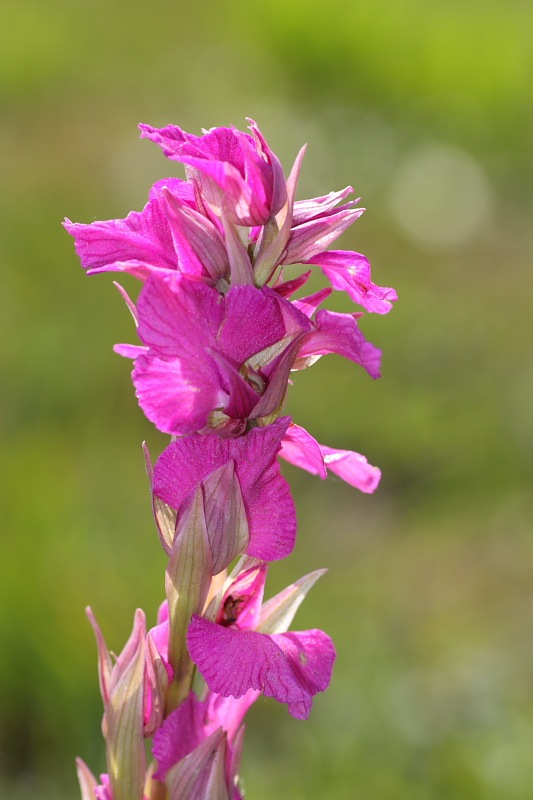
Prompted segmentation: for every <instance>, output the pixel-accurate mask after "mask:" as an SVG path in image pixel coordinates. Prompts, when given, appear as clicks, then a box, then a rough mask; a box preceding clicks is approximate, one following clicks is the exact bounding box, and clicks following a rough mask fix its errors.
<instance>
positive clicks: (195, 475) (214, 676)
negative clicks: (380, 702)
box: [65, 121, 396, 800]
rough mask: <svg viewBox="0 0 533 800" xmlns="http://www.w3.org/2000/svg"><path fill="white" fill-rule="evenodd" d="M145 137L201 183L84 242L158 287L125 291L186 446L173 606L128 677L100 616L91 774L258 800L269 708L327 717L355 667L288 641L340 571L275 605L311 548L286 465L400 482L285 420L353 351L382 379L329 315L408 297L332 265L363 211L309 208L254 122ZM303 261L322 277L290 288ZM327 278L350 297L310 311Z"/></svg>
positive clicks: (171, 554)
mask: <svg viewBox="0 0 533 800" xmlns="http://www.w3.org/2000/svg"><path fill="white" fill-rule="evenodd" d="M140 128H141V132H142V136H144V137H147V138H149V139H151V140H152V141H154V142H155V143H157V144H158V145H160V146H161V147H162V149H163V152H164V153H165V155H166V156H167V157H168V158H169V159H172V160H175V161H180V162H181V163H182V164H183V165H184V166H185V174H186V179H185V180H181V179H179V178H168V179H165V180H161V181H158V182H157V183H156V184H155V185H154V186H153V187H152V189H151V191H150V194H149V198H148V203H147V204H146V206H145V207H144V209H143V210H142V211H140V212H131V213H130V214H128V216H127V217H126V218H125V219H118V220H110V221H106V222H93V223H91V224H87V225H86V224H80V223H72V222H70V221H69V220H66V222H65V227H66V229H67V230H68V232H69V233H70V234H71V235H72V236H73V237H74V240H75V246H76V252H77V254H78V256H79V258H80V260H81V263H82V266H83V267H84V268H85V269H86V270H87V272H88V273H89V274H94V273H99V272H105V271H113V272H119V273H120V272H127V273H130V274H131V275H133V276H135V277H136V278H138V279H139V280H140V281H141V282H142V288H141V291H140V294H139V297H138V299H137V301H136V302H135V303H134V302H133V301H132V300H131V299H130V298H129V297H128V295H127V294H126V292H125V291H124V289H122V288H121V287H119V288H120V291H121V292H122V294H123V296H124V299H125V301H126V303H127V305H128V307H129V309H130V311H131V312H132V315H133V318H134V320H135V324H136V328H137V334H138V337H139V340H140V344H136V345H132V344H119V345H116V347H115V349H116V351H117V352H118V353H119V354H120V355H122V356H125V357H126V358H130V359H133V364H134V366H133V372H132V377H133V383H134V386H135V391H136V395H137V398H138V401H139V405H140V407H141V409H142V410H143V412H144V413H145V415H146V416H147V417H148V419H149V420H150V421H151V422H153V423H154V425H155V426H156V427H157V428H158V429H159V430H160V431H163V432H165V433H168V434H171V436H172V441H171V443H170V444H169V446H168V447H167V448H166V449H165V450H164V452H163V453H162V454H161V455H160V456H159V458H158V460H157V462H156V463H155V465H153V466H152V463H151V461H150V456H149V454H148V452H146V458H147V469H148V474H149V478H150V482H151V487H152V498H153V511H154V517H155V521H156V526H157V530H158V534H159V539H160V542H161V545H162V547H163V549H164V551H165V553H166V555H167V557H168V565H167V569H166V576H165V590H166V592H165V593H166V599H165V601H164V602H163V604H162V606H161V607H160V610H159V615H158V622H157V625H156V626H155V627H154V628H152V629H150V630H148V631H147V630H146V623H145V617H144V614H143V612H142V611H137V612H136V615H135V621H134V626H133V632H132V635H131V637H130V639H129V641H128V642H127V644H126V646H125V648H124V650H123V651H122V653H121V654H120V655H119V657H118V658H117V659H116V661H114V660H113V659H112V657H111V655H110V653H109V650H108V649H107V646H106V644H105V641H104V638H103V636H102V633H101V631H100V628H99V627H98V624H97V622H96V620H95V619H94V616H93V614H92V612H91V611H90V610H88V614H89V618H90V621H91V624H92V625H93V628H94V631H95V635H96V640H97V646H98V653H99V675H100V689H101V694H102V698H103V702H104V720H103V733H104V737H105V740H106V750H107V766H108V772H107V774H106V775H104V776H102V779H101V782H100V783H99V782H98V781H97V780H96V779H95V777H94V776H93V775H92V773H91V772H90V770H89V769H88V767H87V766H86V765H85V764H84V763H83V762H82V761H81V760H79V762H78V775H79V779H80V784H81V787H82V792H83V796H84V800H86V799H88V798H90V797H91V796H93V795H94V796H96V797H97V798H98V800H143V798H152V799H153V800H156V798H157V799H159V798H164V797H169V798H170V800H178V798H179V800H188V799H190V800H202V799H205V800H208V798H215V797H216V798H221V799H222V798H224V800H226V798H227V800H238V799H239V798H241V797H242V794H241V789H240V788H239V779H238V770H239V762H240V755H241V749H242V739H243V730H244V728H243V719H244V716H245V714H246V712H247V710H248V708H249V707H250V705H251V704H252V703H253V702H254V701H255V700H256V698H257V697H258V696H259V695H260V694H261V693H262V694H263V695H265V696H268V697H273V698H275V699H276V700H278V702H280V703H285V704H287V707H288V711H289V713H290V714H292V715H293V716H294V717H297V718H299V719H305V718H307V717H308V715H309V713H310V710H311V705H312V700H313V697H314V695H315V694H316V693H317V692H321V691H324V690H325V689H326V688H327V686H328V684H329V682H330V677H331V671H332V667H333V662H334V659H335V649H334V646H333V643H332V641H331V639H330V638H329V637H328V636H327V634H325V633H324V632H323V631H320V630H306V631H294V632H288V629H289V626H290V624H291V622H292V620H293V617H294V615H295V613H296V610H297V608H298V606H299V605H300V603H301V602H302V600H303V599H304V597H305V595H306V593H307V592H308V591H309V589H310V588H311V586H312V585H313V584H314V583H315V581H316V580H317V579H318V578H319V577H320V575H321V574H322V571H320V570H319V571H317V572H314V573H311V574H310V575H307V576H305V577H304V578H302V579H300V580H299V581H296V583H294V584H293V585H292V586H289V587H288V588H287V589H285V590H284V591H282V592H281V593H280V594H278V595H276V596H275V597H273V598H271V599H270V600H268V601H267V602H263V591H264V585H265V580H266V576H267V571H268V566H269V563H270V562H272V561H275V560H278V559H282V558H285V557H286V556H288V555H289V554H290V553H291V551H292V549H293V546H294V541H295V536H296V517H295V510H294V504H293V500H292V497H291V493H290V490H289V487H288V484H287V482H286V481H285V479H284V478H283V477H282V475H281V472H280V467H279V463H278V456H280V457H282V458H284V459H285V460H287V461H289V462H291V463H292V464H295V465H297V466H299V467H301V468H303V469H305V470H307V471H309V472H311V473H313V474H315V475H319V476H320V477H321V478H325V477H326V474H327V471H328V470H331V471H332V472H334V473H335V474H336V475H338V476H339V477H340V478H342V479H343V480H345V481H347V482H348V483H349V484H351V485H352V486H355V487H357V488H358V489H360V490H361V491H363V492H373V491H374V489H375V488H376V486H377V484H378V483H379V479H380V472H379V470H378V469H377V468H376V467H374V466H372V465H370V464H369V463H368V462H367V460H366V458H365V457H364V456H362V455H360V454H359V453H355V452H352V451H348V450H336V449H334V448H331V447H327V446H325V445H321V444H319V443H318V442H317V441H316V440H315V439H314V438H313V436H312V435H311V434H310V433H308V431H306V430H305V429H304V428H302V427H301V426H299V425H297V424H296V423H294V422H293V421H292V420H291V419H290V418H289V417H288V416H283V406H284V401H285V396H286V392H287V387H288V385H289V384H290V374H291V372H293V371H295V370H301V369H305V368H307V367H309V366H311V365H312V364H314V363H315V362H316V361H317V360H318V359H319V358H320V357H321V356H323V355H326V354H328V353H337V354H340V355H342V356H344V357H346V358H348V359H350V360H351V361H353V362H355V363H356V364H359V365H360V366H362V367H363V369H365V370H366V372H368V374H369V375H370V376H371V377H373V378H376V377H378V376H379V366H380V352H379V350H378V349H377V348H376V347H374V345H372V344H371V343H369V342H368V341H366V339H365V338H364V336H363V334H362V333H361V331H360V329H359V326H358V319H359V317H360V316H361V313H362V312H361V311H354V312H353V313H336V312H333V311H330V310H327V309H325V308H322V305H323V303H324V302H325V301H326V299H327V298H328V296H329V295H330V294H331V292H332V291H333V290H337V291H342V292H345V293H346V294H348V296H349V297H350V298H351V299H352V300H353V301H354V302H355V303H356V304H358V305H359V306H362V307H363V308H364V309H366V310H367V311H369V312H375V313H378V314H385V313H387V312H388V311H389V310H390V309H391V307H392V302H393V301H394V300H395V299H396V293H395V292H394V290H393V289H390V288H384V287H380V286H377V285H376V284H374V283H373V282H372V280H371V274H370V265H369V263H368V261H367V259H366V258H365V257H364V256H362V255H360V254H359V253H355V252H353V251H346V250H328V249H327V248H328V247H329V246H330V245H331V244H332V243H333V242H334V241H335V240H336V239H337V238H338V237H339V236H340V234H341V233H342V232H343V231H344V230H345V229H346V228H347V227H348V226H349V225H351V223H352V222H354V220H356V219H357V218H358V217H359V216H360V214H361V213H362V211H363V209H361V208H358V207H357V206H356V203H357V201H354V200H348V199H347V198H348V197H349V196H350V195H351V194H352V192H353V190H352V188H351V187H347V188H345V189H343V190H341V191H337V192H331V193H330V194H328V195H324V196H322V197H315V198H312V199H310V200H303V201H302V200H296V199H295V193H296V187H297V182H298V176H299V172H300V167H301V163H302V158H303V155H304V149H302V150H301V151H300V153H299V154H298V156H297V158H296V161H295V163H294V166H293V168H292V170H291V172H290V174H289V177H288V178H287V179H285V177H284V173H283V169H282V167H281V164H280V162H279V160H278V158H277V157H276V155H275V154H274V153H273V152H272V151H271V150H270V148H269V147H268V145H267V143H266V141H265V139H264V137H263V136H262V134H261V132H260V130H259V128H258V127H257V125H256V124H255V123H254V122H252V121H250V127H249V129H250V133H244V132H241V131H238V130H236V129H234V128H214V129H212V130H210V131H206V132H204V134H203V135H202V136H194V135H192V134H189V133H186V132H185V131H183V130H182V129H181V128H179V127H177V126H174V125H169V126H167V127H166V128H162V129H156V128H152V127H150V126H148V125H141V126H140ZM292 264H303V265H306V267H305V270H304V271H303V272H302V273H301V274H300V275H299V276H298V277H295V278H291V279H285V277H284V268H285V267H286V266H288V265H292ZM316 267H319V268H320V269H321V270H322V272H323V273H324V275H325V276H326V278H327V280H328V282H329V284H330V285H329V286H328V287H327V288H324V289H322V290H321V291H318V292H316V293H315V294H312V295H309V296H306V297H299V298H297V299H295V295H296V294H297V293H298V291H299V290H300V289H301V288H302V287H303V286H304V285H305V284H306V282H307V280H308V278H309V276H310V274H311V271H312V269H313V268H316ZM146 737H148V738H150V739H152V754H153V758H154V761H153V763H152V764H150V765H148V764H147V762H146V756H145V746H144V739H145V738H146Z"/></svg>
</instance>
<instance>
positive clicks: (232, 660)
mask: <svg viewBox="0 0 533 800" xmlns="http://www.w3.org/2000/svg"><path fill="white" fill-rule="evenodd" d="M187 643H188V646H189V651H190V653H191V657H192V659H193V661H194V662H195V663H196V665H197V666H198V669H199V670H200V672H201V674H202V676H203V678H204V680H205V681H206V683H207V685H208V686H209V688H210V689H211V691H214V692H216V693H217V694H222V695H225V696H228V695H231V696H233V697H236V698H238V697H241V696H242V695H244V694H245V693H246V692H247V691H248V690H249V689H255V690H258V691H261V692H262V693H263V694H264V695H266V696H267V697H274V698H275V699H276V700H278V702H280V703H287V704H288V709H289V713H290V714H292V716H294V717H296V718H297V719H307V717H308V716H309V713H310V711H311V706H312V700H313V697H314V695H315V694H316V693H317V692H322V691H324V690H325V689H326V688H327V687H328V686H329V682H330V680H331V672H332V669H333V662H334V660H335V648H334V646H333V642H332V641H331V639H330V638H329V636H327V634H325V633H324V632H323V631H319V630H309V631H298V632H293V633H280V634H273V635H271V636H270V635H267V634H263V633H256V632H254V631H240V630H238V629H237V628H224V627H222V626H221V625H217V624H216V623H213V622H210V621H209V620H206V619H203V618H202V617H198V616H193V618H192V620H191V624H190V625H189V629H188V633H187Z"/></svg>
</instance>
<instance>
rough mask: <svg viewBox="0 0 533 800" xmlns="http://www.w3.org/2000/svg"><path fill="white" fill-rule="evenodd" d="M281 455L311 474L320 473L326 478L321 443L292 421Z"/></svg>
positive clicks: (282, 442)
mask: <svg viewBox="0 0 533 800" xmlns="http://www.w3.org/2000/svg"><path fill="white" fill-rule="evenodd" d="M279 455H280V456H281V457H282V458H284V459H285V460H286V461H288V462H289V463H290V464H294V466H295V467H300V468H301V469H305V470H306V471H307V472H310V473H311V475H318V476H319V477H320V478H322V480H325V478H326V475H327V471H326V465H325V464H324V457H323V456H322V452H321V450H320V445H319V444H318V442H317V440H316V439H314V438H313V437H312V436H311V434H310V433H308V432H307V431H306V430H305V428H302V427H301V426H300V425H296V424H295V423H294V422H291V424H290V425H289V427H288V428H287V432H286V433H285V436H284V437H283V439H282V441H281V449H280V451H279Z"/></svg>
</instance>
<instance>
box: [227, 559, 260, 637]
mask: <svg viewBox="0 0 533 800" xmlns="http://www.w3.org/2000/svg"><path fill="white" fill-rule="evenodd" d="M267 571H268V565H267V564H264V563H263V564H259V565H257V566H254V567H251V568H250V569H247V570H244V571H243V572H241V573H240V574H239V576H238V577H237V578H236V579H235V580H234V581H233V583H232V584H231V586H229V588H228V589H227V591H226V593H225V594H224V597H223V598H222V602H221V604H220V609H219V612H218V614H217V618H216V622H217V623H218V624H219V625H234V624H238V627H239V629H240V630H253V629H254V628H255V627H256V626H257V624H258V623H259V615H260V613H261V605H262V602H263V593H264V590H265V581H266V577H267Z"/></svg>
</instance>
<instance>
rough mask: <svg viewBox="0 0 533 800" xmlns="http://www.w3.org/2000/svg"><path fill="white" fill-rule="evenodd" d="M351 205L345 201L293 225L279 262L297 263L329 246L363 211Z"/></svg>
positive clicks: (307, 259)
mask: <svg viewBox="0 0 533 800" xmlns="http://www.w3.org/2000/svg"><path fill="white" fill-rule="evenodd" d="M354 202H355V201H354ZM351 206H352V203H347V204H346V206H343V207H341V208H340V209H337V211H334V212H332V213H331V214H324V215H323V216H320V217H317V218H316V219H312V220H310V221H309V222H304V223H303V224H301V225H296V226H293V227H292V229H291V235H290V237H289V241H288V243H287V251H286V253H285V254H284V255H283V259H282V262H281V263H282V264H299V263H301V262H305V261H309V260H310V259H311V258H312V257H313V256H314V255H315V254H316V253H320V252H321V251H322V250H325V249H326V248H327V247H329V245H330V244H332V242H334V241H335V240H336V239H338V238H339V236H340V235H341V233H344V231H345V230H346V228H349V227H350V225H352V224H353V223H354V222H355V220H356V219H358V218H359V217H360V216H361V214H362V213H363V212H364V208H352V207H351Z"/></svg>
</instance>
